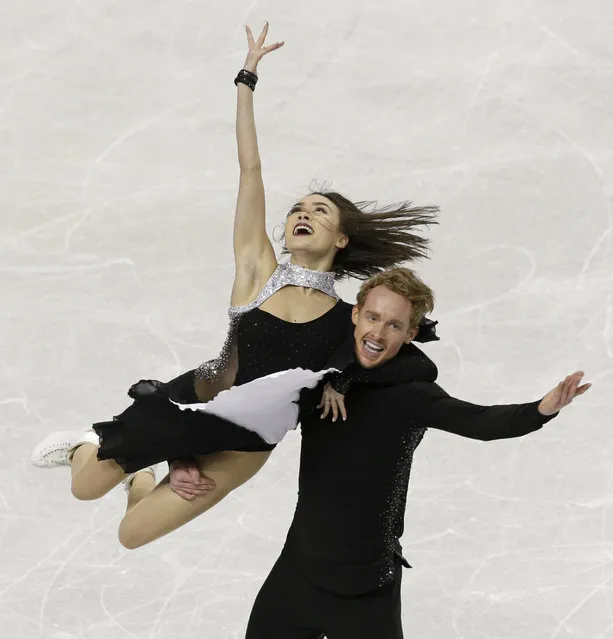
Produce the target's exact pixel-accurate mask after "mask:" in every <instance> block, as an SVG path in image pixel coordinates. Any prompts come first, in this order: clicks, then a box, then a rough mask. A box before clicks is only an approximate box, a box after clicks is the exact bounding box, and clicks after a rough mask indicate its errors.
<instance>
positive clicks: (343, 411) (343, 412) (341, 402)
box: [338, 399, 347, 422]
mask: <svg viewBox="0 0 613 639" xmlns="http://www.w3.org/2000/svg"><path fill="white" fill-rule="evenodd" d="M338 405H339V408H340V409H341V415H342V416H343V421H344V422H346V421H347V409H346V408H345V400H343V399H339V400H338Z"/></svg>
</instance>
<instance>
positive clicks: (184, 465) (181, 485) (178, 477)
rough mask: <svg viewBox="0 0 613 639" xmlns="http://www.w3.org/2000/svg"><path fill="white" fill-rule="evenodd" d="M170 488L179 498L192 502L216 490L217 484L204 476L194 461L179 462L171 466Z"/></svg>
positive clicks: (174, 462)
mask: <svg viewBox="0 0 613 639" xmlns="http://www.w3.org/2000/svg"><path fill="white" fill-rule="evenodd" d="M170 487H171V488H172V490H173V491H174V492H175V493H177V495H179V497H182V498H183V499H187V500H188V501H191V500H192V499H194V497H197V496H198V495H207V494H208V493H210V492H211V491H212V490H214V489H215V482H214V481H213V480H212V479H210V478H209V477H207V476H206V475H203V474H202V473H201V472H200V469H199V468H198V465H197V464H196V463H195V462H194V461H188V460H178V461H173V462H172V464H170Z"/></svg>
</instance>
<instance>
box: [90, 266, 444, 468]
mask: <svg viewBox="0 0 613 639" xmlns="http://www.w3.org/2000/svg"><path fill="white" fill-rule="evenodd" d="M284 286H300V287H307V288H315V289H317V290H320V291H322V292H323V293H325V294H327V295H329V296H331V297H333V298H336V299H337V300H338V295H337V294H336V291H335V290H334V277H333V274H332V273H323V272H319V271H311V270H309V269H306V268H303V267H301V266H298V265H295V264H291V263H286V264H281V265H279V266H278V268H277V269H276V270H275V272H274V273H273V275H272V276H271V278H270V279H269V280H268V282H267V283H266V284H265V286H264V287H263V289H262V291H260V294H259V295H258V297H257V298H256V299H255V300H253V301H252V302H250V303H249V304H247V305H245V306H233V307H230V309H229V316H230V330H229V332H228V337H227V338H226V342H225V344H224V347H223V349H222V353H221V354H220V356H219V357H218V358H216V359H215V360H210V361H208V362H205V363H204V364H202V365H201V366H200V367H199V368H198V369H196V370H193V371H188V372H187V373H184V374H183V375H180V376H179V377H177V378H175V379H173V380H171V381H170V382H167V383H163V382H159V381H157V380H141V381H140V382H138V383H137V384H134V385H133V386H132V387H131V388H130V391H129V392H128V395H129V396H130V397H131V398H132V399H133V400H134V402H133V404H132V405H131V406H130V407H129V408H127V409H126V410H125V411H124V412H123V413H121V414H120V415H118V416H116V417H114V418H113V420H112V421H106V422H99V423H97V424H94V426H93V428H94V430H95V431H96V433H97V434H98V436H99V438H100V447H99V450H98V459H100V460H104V459H114V460H115V461H116V462H117V463H118V464H120V465H121V466H122V467H123V469H124V470H125V471H126V472H128V473H133V472H136V471H137V470H140V469H142V468H145V467H147V466H151V465H153V464H156V463H159V462H161V461H166V460H169V459H179V458H186V457H192V456H194V455H206V454H210V453H214V452H218V451H222V450H238V451H266V450H272V449H273V448H274V446H275V445H276V443H278V442H279V441H280V440H281V439H282V437H283V436H284V435H285V433H286V432H287V431H288V430H290V429H293V428H295V427H296V425H297V422H298V406H299V405H300V406H303V405H304V402H303V401H302V400H303V399H304V397H305V396H306V395H308V389H312V387H313V386H315V384H316V383H317V381H318V380H320V379H324V380H327V379H330V380H331V381H333V382H334V385H335V387H337V386H338V388H339V389H343V390H342V391H341V392H345V391H346V389H347V384H348V383H350V382H348V379H349V378H351V379H355V381H359V379H358V378H359V377H360V375H361V373H357V371H355V370H354V371H348V372H349V373H350V375H349V378H343V377H342V376H339V375H338V374H336V375H334V376H333V377H330V376H328V375H327V374H326V370H325V368H336V369H337V370H341V369H342V367H340V368H339V366H338V363H337V361H338V357H337V358H336V359H335V357H333V355H334V354H335V353H338V348H339V347H340V346H341V345H342V344H345V350H346V348H350V349H352V344H353V330H352V329H353V326H352V324H351V310H352V306H351V305H350V304H347V303H346V302H343V301H337V303H336V304H335V306H334V307H332V308H331V309H330V310H329V311H328V312H326V313H324V314H323V315H322V316H320V317H318V318H316V319H314V320H312V321H310V322H305V323H294V322H287V321H284V320H281V319H279V318H278V317H275V316H274V315H271V314H270V313H267V312H266V311H263V310H261V309H260V308H259V307H260V306H261V304H262V303H263V302H264V301H266V299H268V298H270V297H271V296H272V295H273V294H274V293H275V292H276V291H278V290H279V289H281V288H283V287H284ZM435 325H436V322H433V321H431V320H428V319H424V320H423V321H422V323H421V324H420V330H419V333H418V335H417V337H416V341H432V340H437V339H438V337H436V332H435ZM413 348H414V347H413ZM405 350H406V349H405ZM416 350H418V349H416ZM396 359H397V360H398V361H395V362H393V363H390V366H391V367H390V366H387V367H386V369H387V371H388V372H387V377H386V374H385V372H384V371H383V370H381V371H377V372H376V373H374V372H373V373H368V375H369V376H370V375H374V376H375V378H378V379H380V380H381V381H382V383H386V381H385V380H386V379H388V380H389V379H392V380H395V379H396V375H399V376H400V378H403V379H404V375H405V371H407V370H411V371H413V370H414V363H413V364H412V365H410V366H408V367H405V366H404V365H403V362H402V358H396ZM327 362H329V365H328V367H325V365H326V363H327ZM234 371H235V375H234ZM227 373H230V374H229V375H228V374H227ZM276 374H278V375H276ZM356 374H357V377H356ZM420 375H422V376H420V377H419V379H423V380H425V381H428V380H429V381H433V380H434V379H436V367H435V366H434V364H432V362H430V360H428V359H427V358H425V356H424V360H423V367H422V372H421V373H420ZM228 378H231V379H232V380H233V382H230V383H228ZM197 379H201V380H204V382H205V383H206V385H207V392H208V391H209V390H214V392H213V393H212V396H213V399H212V401H209V402H206V403H201V402H200V400H199V399H198V397H197V396H196V392H195V386H194V382H195V380H197ZM369 379H370V378H369ZM411 379H412V377H411ZM292 380H293V381H292ZM302 380H303V381H304V384H302V383H301V384H299V385H297V384H296V381H298V382H300V381H302ZM370 381H372V380H370ZM407 381H409V380H407ZM290 382H291V383H293V386H292V384H291V383H290ZM232 383H233V386H232V388H230V389H228V386H230V385H231V384H232ZM303 387H304V388H305V392H304V393H303V394H302V396H301V394H300V389H301V388H303ZM224 389H225V390H224ZM305 393H306V395H305ZM313 393H319V396H321V388H319V389H316V390H315V391H311V395H310V396H309V399H308V402H311V403H312V399H313V397H314V396H315V395H314V394H313ZM222 400H223V401H222ZM233 403H234V406H232V404H233ZM241 403H242V405H241ZM220 404H221V405H223V406H224V410H222V411H220V410H219V409H218V408H217V407H219V405H220ZM228 405H230V410H228ZM214 410H217V413H215V412H214ZM237 415H238V416H240V419H239V418H237ZM230 417H231V418H230Z"/></svg>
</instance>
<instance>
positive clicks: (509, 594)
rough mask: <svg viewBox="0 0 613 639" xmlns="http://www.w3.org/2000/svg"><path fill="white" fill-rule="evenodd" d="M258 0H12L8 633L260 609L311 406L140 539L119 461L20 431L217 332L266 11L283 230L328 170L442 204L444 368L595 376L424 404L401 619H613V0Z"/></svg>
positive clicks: (166, 366)
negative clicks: (430, 424)
mask: <svg viewBox="0 0 613 639" xmlns="http://www.w3.org/2000/svg"><path fill="white" fill-rule="evenodd" d="M240 4H241V3H226V2H222V1H221V0H213V1H211V2H205V3H202V2H201V3H195V2H189V1H188V0H178V1H177V2H161V1H159V0H158V1H155V2H151V1H149V2H145V1H144V0H131V1H129V2H121V3H120V2H116V1H113V0H101V1H100V2H96V3H79V2H77V3H75V2H72V1H70V2H67V1H65V0H58V1H56V2H54V3H49V4H48V5H45V6H43V5H41V4H40V3H38V4H36V5H35V4H34V3H32V2H20V3H5V5H6V6H5V8H4V9H3V12H2V14H3V15H2V20H1V23H2V24H1V26H0V32H1V33H2V38H0V43H1V44H0V48H1V49H0V51H1V54H2V55H0V139H1V144H0V183H1V186H2V188H1V189H0V221H1V233H0V293H1V295H2V310H1V312H0V381H1V388H2V390H1V391H0V437H1V445H0V461H1V464H0V480H1V483H0V512H1V514H0V628H1V629H2V630H1V631H0V634H1V635H2V636H6V637H16V638H18V639H22V638H23V639H34V638H36V639H82V638H83V639H85V638H87V639H109V638H111V639H123V638H124V637H125V638H137V639H141V638H143V639H144V638H147V639H166V638H170V637H172V638H173V639H196V638H201V637H212V638H214V639H230V638H237V637H242V636H243V633H244V629H245V624H246V620H247V617H248V614H249V610H250V604H251V602H252V601H253V598H254V596H255V593H256V592H257V590H258V587H259V585H260V584H261V582H262V580H263V578H264V577H265V575H266V573H267V570H268V569H269V568H270V566H271V565H272V562H273V560H274V558H275V557H276V554H277V552H278V551H279V549H280V547H281V544H282V541H283V537H284V532H285V530H286V527H287V524H288V522H289V520H290V517H291V514H292V508H293V504H294V499H295V493H296V490H295V478H296V471H297V453H298V448H299V437H298V435H297V434H295V433H292V434H291V435H290V436H289V437H288V438H287V439H286V441H284V442H283V444H282V445H281V446H280V447H279V449H278V450H277V451H276V452H275V454H274V456H273V457H272V459H271V460H270V462H269V463H268V464H267V466H266V467H265V468H264V470H263V471H262V472H261V473H260V474H259V475H258V476H257V477H256V478H255V479H254V480H253V481H251V482H250V483H249V484H248V485H246V486H245V487H243V489H241V490H240V491H238V492H236V494H234V495H232V496H231V497H230V498H228V499H227V500H226V501H225V502H224V503H223V504H221V505H220V506H219V507H217V508H216V509H215V510H214V511H213V512H211V513H210V514H209V515H207V516H205V517H202V518H200V519H199V520H197V521H196V522H193V523H192V524H191V525H189V526H186V527H185V528H184V529H182V530H180V531H179V532H177V533H175V534H173V535H170V536H169V537H167V538H165V539H163V540H161V541H159V542H158V543H155V544H153V545H151V546H150V547H147V548H145V549H142V550H139V551H133V552H128V551H126V550H124V549H123V548H122V547H121V546H120V545H119V543H118V541H117V536H116V528H117V523H118V521H119V518H120V516H121V513H122V510H123V508H124V495H123V493H122V491H121V490H117V491H115V492H113V493H111V494H110V495H108V496H107V498H105V499H103V500H100V501H98V502H89V503H85V502H83V503H80V502H77V501H76V500H74V499H73V498H72V497H71V495H70V492H69V478H68V473H67V472H64V471H62V470H58V471H48V472H44V471H39V470H36V469H35V468H32V467H30V465H29V463H28V460H27V454H28V452H29V449H30V447H31V446H32V444H34V443H35V442H36V441H37V440H38V439H39V438H40V437H42V436H43V435H44V434H46V433H47V432H49V431H50V430H53V429H60V428H67V427H69V428H72V427H76V426H80V425H82V426H87V425H88V424H89V423H91V422H92V421H96V420H102V419H108V417H109V416H110V415H113V414H116V413H117V412H119V411H120V410H121V409H122V408H123V407H124V405H125V402H126V397H125V391H126V389H127V387H128V386H129V385H130V384H131V383H132V382H134V381H135V380H137V379H139V378H141V377H158V378H168V377H170V376H173V375H174V374H176V373H178V372H180V371H182V370H186V369H188V368H191V367H193V366H194V365H196V364H198V363H199V362H200V361H201V360H203V359H204V358H206V357H208V356H212V355H214V354H216V352H217V350H218V348H219V347H220V345H221V342H222V338H223V334H224V332H225V326H226V324H225V310H226V305H227V302H228V297H229V289H230V284H231V279H232V275H233V264H232V255H231V226H232V214H233V208H234V202H235V195H236V194H235V191H236V185H237V163H236V151H235V143H234V139H233V119H234V99H235V90H234V86H233V84H232V79H233V78H234V75H235V73H236V71H237V70H238V69H239V68H240V66H241V64H242V62H243V59H244V53H245V47H244V34H243V31H242V29H241V27H242V25H243V24H244V23H246V22H247V23H250V24H252V25H254V27H257V26H259V25H260V24H261V23H262V22H263V21H264V20H265V19H269V20H270V21H271V24H272V27H271V34H270V36H271V39H272V40H276V39H284V40H286V42H287V44H286V47H285V48H284V49H282V50H281V51H279V52H277V53H275V54H274V56H273V55H271V56H270V57H269V58H268V59H266V60H265V61H264V62H263V63H262V65H261V80H260V83H259V85H258V88H257V92H256V110H257V121H258V127H259V135H260V141H261V153H262V158H263V163H264V169H265V174H264V178H265V182H266V187H267V197H268V200H267V203H268V211H269V218H268V221H269V224H270V229H271V230H272V228H273V226H274V225H275V224H276V223H277V222H278V221H280V219H282V215H283V211H285V210H286V208H287V206H288V205H289V204H290V203H292V202H293V200H294V198H296V197H297V196H299V195H300V194H302V193H304V192H305V190H306V189H307V187H308V185H309V183H310V182H311V180H312V179H316V180H319V181H331V182H332V185H333V186H334V187H336V188H338V189H339V190H340V191H342V192H345V193H347V194H348V195H349V196H350V197H352V198H354V199H375V198H378V199H380V200H382V201H395V200H400V199H405V198H409V199H413V200H415V201H417V202H420V203H438V204H440V205H441V207H442V214H441V225H440V227H438V228H436V229H433V231H432V236H433V238H434V246H433V259H432V260H431V261H429V262H427V263H424V264H423V265H421V266H419V269H420V272H421V273H422V274H423V276H424V277H425V278H426V279H427V281H429V282H431V283H432V285H433V287H434V288H435V290H436V292H437V299H438V306H437V311H436V314H435V315H436V317H437V319H439V320H440V333H441V334H442V336H443V340H442V341H441V342H440V343H438V344H434V345H428V346H427V352H428V354H429V355H430V356H431V357H432V358H433V359H434V360H435V361H436V362H437V364H438V365H439V369H440V371H441V374H440V382H441V384H442V385H443V386H444V387H445V388H446V389H447V390H448V391H450V392H451V393H453V394H455V395H457V396H460V397H463V398H466V399H469V400H473V401H476V402H481V403H494V402H505V401H506V402H515V401H522V400H532V399H536V398H538V397H539V396H540V395H541V394H542V393H544V392H545V391H547V390H548V389H549V388H550V387H552V386H553V385H554V384H555V383H556V382H557V381H558V380H559V379H560V377H561V376H562V375H565V374H567V373H569V372H572V371H574V370H576V369H578V368H584V369H585V370H586V371H587V373H588V376H589V378H590V380H592V381H593V382H594V383H595V386H594V388H593V390H592V391H591V392H590V394H589V395H588V396H586V397H585V398H583V399H582V401H580V402H577V404H576V405H575V406H573V407H571V409H569V410H567V411H566V412H564V414H563V415H562V416H561V417H560V418H559V419H557V420H555V421H554V422H553V423H551V424H550V425H548V426H547V427H546V428H545V429H544V430H543V431H542V432H540V433H538V434H535V435H533V436H530V437H526V438H524V439H521V440H516V441H507V442H498V443H491V444H479V443H476V442H471V441H463V440H460V439H459V438H454V437H453V436H450V435H445V434H442V433H435V432H431V433H428V434H427V436H426V438H425V441H424V443H423V444H422V446H421V447H420V449H419V450H418V452H417V455H416V460H415V465H414V472H413V478H412V484H411V491H410V496H409V505H408V510H407V517H406V534H405V536H404V539H403V543H404V546H405V549H406V552H407V556H408V557H409V559H410V561H411V563H412V564H413V565H414V569H413V570H412V571H409V572H406V573H405V581H404V589H403V615H404V620H405V627H406V633H407V636H410V637H420V638H421V639H441V638H445V639H447V638H453V637H458V638H465V639H494V638H496V639H518V638H520V637H521V639H570V638H573V639H610V638H612V637H613V593H612V590H611V589H612V585H613V511H612V508H613V481H612V476H611V471H610V468H611V458H612V456H613V443H612V441H613V440H612V438H611V422H610V410H611V390H610V389H611V384H612V382H613V211H612V202H613V186H612V181H613V154H612V152H611V140H613V117H612V115H613V113H612V110H611V104H613V40H612V39H611V37H610V33H611V29H612V28H613V5H611V3H610V2H606V1H605V0H586V1H585V2H582V3H577V2H571V1H570V0H533V1H532V2H526V1H523V0H519V1H518V0H498V1H497V2H491V0H471V1H470V2H461V3H458V2H455V1H454V0H439V1H438V2H434V3H424V2H415V1H414V0H410V1H408V2H407V1H402V0H384V1H383V2H366V1H365V0H356V1H355V2H352V3H344V2H342V3H341V2H336V3H334V2H328V1H324V0H312V1H311V2H308V3H306V2H298V1H297V0H291V1H289V2H287V1H285V2H281V0H261V1H260V2H252V3H249V4H248V6H244V7H242V8H240V7H239V5H240ZM41 7H42V9H41ZM354 292H355V285H354V284H349V285H346V286H345V287H343V293H344V294H345V297H346V298H347V299H351V297H352V295H353V294H354ZM356 534H357V532H356Z"/></svg>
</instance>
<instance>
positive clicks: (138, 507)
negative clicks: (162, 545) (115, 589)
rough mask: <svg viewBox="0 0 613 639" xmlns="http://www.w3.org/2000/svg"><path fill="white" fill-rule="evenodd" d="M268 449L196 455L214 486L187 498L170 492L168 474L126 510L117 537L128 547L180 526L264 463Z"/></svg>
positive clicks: (252, 474) (210, 505) (146, 542)
mask: <svg viewBox="0 0 613 639" xmlns="http://www.w3.org/2000/svg"><path fill="white" fill-rule="evenodd" d="M270 452H271V451H264V452H253V453H246V452H239V451H223V452H220V453H214V454H212V455H206V456H203V457H200V459H199V467H200V470H201V472H203V473H204V474H205V475H206V476H207V477H210V478H211V479H213V480H214V481H215V488H214V489H213V490H212V491H211V492H210V493H208V494H206V495H198V496H196V497H194V499H193V500H191V501H188V500H186V499H183V498H182V497H179V495H177V494H176V493H174V492H173V491H172V489H171V488H170V484H169V480H168V477H167V478H165V479H164V480H163V481H162V482H160V484H159V485H158V486H156V488H155V489H154V490H153V492H151V493H150V494H148V495H147V496H146V497H144V498H143V499H141V500H140V501H139V502H138V503H136V504H135V505H134V507H133V508H130V509H129V510H128V512H127V513H126V515H125V517H124V518H123V520H122V522H121V524H120V526H119V541H120V542H121V544H122V545H123V546H125V547H126V548H129V549H131V550H132V549H135V548H139V547H140V546H144V545H145V544H148V543H151V542H152V541H155V540H156V539H159V538H160V537H163V536H164V535H167V534H168V533H169V532H172V531H173V530H176V529H177V528H180V527H181V526H183V525H184V524H186V523H187V522H189V521H191V520H192V519H195V518H196V517H198V515H201V514H202V513H204V512H206V511H207V510H209V509H210V508H212V507H213V506H215V504H217V503H219V502H220V501H221V500H222V499H223V498H224V497H225V496H226V495H228V494H229V493H230V492H232V491H233V490H234V489H235V488H238V487H239V486H241V485H242V484H244V483H245V482H246V481H247V480H249V479H251V477H253V476H254V475H255V474H256V473H257V472H258V471H259V470H260V468H262V466H263V465H264V464H265V463H266V460H267V459H268V458H269V457H270Z"/></svg>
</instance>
